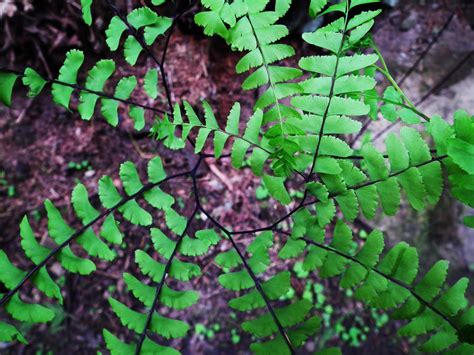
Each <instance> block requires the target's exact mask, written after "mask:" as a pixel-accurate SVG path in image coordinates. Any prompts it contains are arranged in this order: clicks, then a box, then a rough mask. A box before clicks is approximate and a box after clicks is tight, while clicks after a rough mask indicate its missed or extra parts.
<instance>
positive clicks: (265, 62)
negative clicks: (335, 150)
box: [246, 16, 285, 135]
mask: <svg viewBox="0 0 474 355" xmlns="http://www.w3.org/2000/svg"><path fill="white" fill-rule="evenodd" d="M246 17H247V19H248V21H249V23H250V28H251V29H252V34H253V36H254V37H255V41H256V42H257V48H258V51H259V53H260V55H261V56H262V61H263V66H264V68H265V72H266V74H267V77H268V82H269V83H270V87H271V89H272V94H273V99H274V101H275V106H276V108H277V112H278V119H279V123H280V128H281V134H282V135H284V134H285V131H284V127H283V116H282V113H281V109H280V102H279V101H278V97H277V95H276V88H275V83H274V82H273V79H272V76H271V73H270V68H269V66H268V63H267V60H266V59H265V54H264V53H263V49H262V45H261V43H260V40H259V38H258V36H257V32H256V31H255V27H254V25H253V23H252V20H251V19H250V17H249V16H246Z"/></svg>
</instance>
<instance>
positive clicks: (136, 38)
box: [0, 0, 474, 355]
mask: <svg viewBox="0 0 474 355" xmlns="http://www.w3.org/2000/svg"><path fill="white" fill-rule="evenodd" d="M165 2H167V1H166V0H151V1H146V3H147V5H148V6H142V7H137V8H135V9H134V10H133V11H132V12H130V13H129V14H126V13H123V12H122V11H121V10H120V9H119V8H118V7H117V6H116V5H115V4H114V3H113V2H112V1H107V3H108V5H109V8H110V11H111V13H112V14H113V17H112V18H111V20H110V22H109V24H108V26H107V29H106V31H105V38H106V43H107V45H108V47H109V49H110V51H112V52H113V51H117V50H119V51H120V53H121V54H120V55H123V58H124V59H125V61H126V63H128V65H130V66H135V65H137V63H139V62H140V60H141V59H142V58H146V57H149V58H150V59H151V61H150V62H151V63H152V65H151V66H150V67H149V68H148V70H147V73H146V74H145V75H144V76H143V77H138V76H133V75H132V76H127V77H120V75H119V73H120V72H119V71H118V70H117V64H116V62H115V61H114V60H113V59H109V58H106V59H102V60H99V61H98V62H97V63H96V64H95V65H93V66H92V67H88V68H86V65H85V55H84V53H83V52H82V51H80V50H77V49H73V50H70V51H69V52H68V53H66V54H65V59H64V64H63V65H62V67H61V69H60V70H59V73H58V74H57V76H56V77H46V76H44V75H42V74H40V73H39V72H38V71H36V70H35V69H33V68H26V69H25V70H24V71H23V72H21V73H19V72H16V71H13V70H9V69H5V68H3V69H1V70H0V102H2V103H3V104H4V105H6V106H10V105H12V101H13V102H14V100H12V93H13V92H14V90H15V88H16V87H18V86H20V85H24V86H26V87H27V88H28V90H29V93H28V95H29V96H31V97H35V96H37V95H40V94H41V93H42V92H43V91H49V92H50V93H51V95H52V98H53V101H54V103H55V104H57V105H60V106H63V107H64V108H66V109H68V110H69V109H70V107H71V100H78V102H79V104H78V111H79V115H80V117H81V118H82V119H83V120H92V119H104V120H105V121H106V122H107V123H108V124H109V125H110V126H111V129H113V128H114V127H117V126H118V125H119V124H120V120H122V119H131V120H132V121H133V125H134V128H135V129H136V130H138V131H144V130H146V131H147V132H149V133H150V139H155V140H156V141H158V142H160V143H161V144H162V146H164V147H165V148H166V149H170V150H173V151H175V150H182V149H192V150H193V152H194V154H195V156H196V161H195V163H194V164H193V166H191V167H190V169H189V170H186V171H182V172H178V173H176V174H172V175H170V174H169V173H167V172H166V170H167V169H166V167H165V166H164V165H163V161H162V160H161V158H160V157H159V156H156V157H154V158H152V159H151V160H149V161H148V162H147V163H146V165H147V173H146V176H143V175H141V174H140V173H139V169H137V166H136V165H135V164H134V163H132V162H130V161H127V162H123V163H122V164H121V165H120V167H119V168H118V176H119V178H120V182H121V185H120V186H121V188H118V186H116V182H114V179H112V178H111V177H109V176H103V177H101V178H100V179H99V180H98V191H97V192H98V196H99V199H98V201H97V203H95V202H94V203H93V202H91V201H92V199H90V195H91V191H88V190H87V188H86V187H85V185H83V184H81V183H79V184H77V186H76V187H75V188H74V190H73V191H72V192H71V203H72V209H73V211H74V213H75V216H76V220H75V221H70V220H66V219H65V218H64V217H63V212H64V211H61V209H59V208H58V207H56V206H55V205H54V203H53V202H51V201H50V200H46V201H45V202H44V206H45V210H46V219H47V227H48V243H47V244H44V238H42V239H40V238H39V235H38V234H37V233H35V231H34V230H33V229H32V227H31V226H30V222H29V217H28V216H25V217H24V218H23V219H22V220H21V223H20V238H19V244H20V245H21V248H22V249H23V251H24V259H25V263H23V264H22V265H27V267H24V268H20V267H18V266H16V265H14V263H12V262H11V259H12V258H11V256H9V255H8V254H7V253H6V252H4V251H1V250H0V270H1V272H0V283H1V284H2V285H3V287H4V289H5V290H7V291H6V292H4V293H3V294H0V298H1V300H0V305H1V307H2V309H3V311H2V313H1V314H2V317H3V318H2V320H1V321H0V341H1V342H15V341H18V342H23V343H26V342H27V341H28V332H22V331H20V330H24V329H28V328H26V327H24V325H32V324H36V323H49V322H51V321H52V320H53V318H54V317H55V313H54V311H53V308H52V307H53V306H52V305H53V304H54V303H55V304H59V305H62V304H63V302H64V298H65V297H68V295H67V293H66V291H65V290H64V289H63V288H62V287H60V286H59V285H58V280H56V279H55V277H53V276H52V275H51V270H50V266H51V264H52V262H54V261H56V262H58V263H59V264H60V265H61V267H62V268H63V269H64V270H65V272H68V273H72V274H78V275H80V276H81V277H87V276H88V275H90V274H92V273H94V272H95V271H96V262H97V261H98V260H102V261H106V262H112V261H113V260H115V259H116V258H118V255H119V254H118V253H117V250H119V248H120V245H122V242H123V241H126V240H127V233H126V232H127V231H126V229H125V228H124V227H123V226H122V224H121V223H120V222H121V221H127V223H129V224H132V225H135V226H137V227H139V228H141V230H142V231H143V236H144V237H143V238H146V243H145V244H146V245H147V247H146V248H144V250H125V252H126V253H127V254H132V253H133V256H134V258H133V260H134V262H135V263H136V265H137V266H138V270H139V272H134V273H131V272H130V271H129V270H123V275H122V278H123V281H124V283H125V285H126V287H127V290H128V292H129V296H130V297H134V298H135V299H136V300H137V301H138V302H139V304H140V305H141V306H140V307H136V308H135V309H132V308H129V307H128V306H127V305H125V304H124V303H123V302H121V301H119V299H118V296H119V295H113V296H111V297H110V298H109V299H108V304H109V306H110V308H111V310H112V311H113V312H114V313H115V315H116V319H117V320H118V321H120V323H121V324H122V325H123V327H124V328H128V329H129V330H130V331H132V332H133V333H135V337H134V338H133V339H132V341H124V340H123V339H124V338H123V337H122V334H120V333H118V334H113V333H112V332H111V331H110V330H108V329H103V334H102V337H103V344H104V349H105V348H106V349H107V350H108V351H109V352H110V353H112V354H179V353H180V352H179V350H178V349H175V348H173V347H171V344H176V342H172V343H171V342H170V339H175V338H184V337H191V336H192V334H191V332H192V329H194V327H193V326H192V325H190V324H188V323H187V322H185V321H183V320H181V319H179V315H183V314H184V313H183V312H186V310H187V309H190V308H191V307H196V306H197V304H198V303H199V298H200V293H199V288H196V289H193V285H196V284H197V285H199V283H198V282H195V281H196V280H199V276H200V275H201V274H202V269H203V268H204V267H205V265H201V264H200V263H201V261H202V260H208V259H205V258H200V257H201V256H205V255H208V254H209V253H211V252H212V254H211V255H216V256H215V257H214V258H213V260H210V261H208V262H210V263H214V264H215V265H217V266H218V267H219V270H220V271H219V274H218V277H217V283H218V284H219V285H220V287H222V288H224V289H227V290H228V291H229V292H232V293H233V295H234V296H233V297H232V298H231V299H230V300H229V302H228V307H229V309H228V310H229V313H231V312H236V313H237V314H238V319H244V320H243V321H242V323H241V324H240V326H241V328H242V330H243V331H244V332H246V333H248V334H249V335H251V337H249V338H251V339H252V344H251V345H250V350H251V351H252V352H253V353H256V354H296V353H299V352H300V351H301V349H302V347H303V346H304V344H305V342H306V341H307V340H308V339H315V337H317V336H318V331H319V329H320V328H321V325H322V319H321V314H318V313H319V311H318V310H317V309H316V308H315V304H313V303H312V302H310V301H309V300H307V299H305V298H298V296H295V295H294V296H293V297H286V295H288V291H289V290H290V288H291V282H292V277H295V276H294V274H293V273H291V272H290V270H286V269H284V268H286V267H288V265H294V264H295V263H296V262H300V263H302V268H303V270H304V271H305V272H307V276H306V277H307V278H314V277H315V276H316V275H317V276H319V277H321V278H335V279H336V280H337V282H338V284H339V287H341V288H342V289H351V290H352V291H353V292H351V295H353V296H352V297H355V299H356V300H358V301H360V302H363V303H364V304H365V305H367V307H371V308H378V309H382V310H384V311H386V312H387V313H388V314H389V315H390V317H391V318H392V319H396V320H401V321H400V322H398V323H397V324H401V326H400V328H399V331H398V332H399V334H400V336H406V337H410V338H411V339H412V340H413V339H417V340H416V344H417V345H416V346H417V347H418V348H419V350H421V351H426V352H443V353H446V354H466V355H467V354H473V353H474V308H473V307H472V306H470V305H469V304H468V300H467V297H466V291H467V288H468V279H467V278H461V279H459V280H457V281H455V282H454V283H452V284H451V283H449V284H448V283H447V282H446V279H447V275H448V264H449V262H448V261H446V260H440V261H438V262H436V263H435V264H433V265H432V266H431V268H429V270H428V271H427V272H426V273H421V272H420V271H419V259H418V253H417V250H416V249H415V248H414V247H412V246H410V245H409V244H407V243H406V242H403V241H402V242H400V243H398V244H396V245H395V246H393V247H389V246H387V245H386V244H387V243H386V242H385V238H384V234H383V232H382V231H379V230H374V231H372V232H371V233H370V234H369V235H368V236H367V237H366V238H365V239H364V240H363V241H360V240H357V239H355V237H354V233H353V230H354V228H353V226H354V221H355V220H356V219H357V218H364V219H367V220H371V219H373V218H374V217H375V216H376V215H386V216H388V217H390V216H395V215H396V214H397V213H398V212H399V209H400V204H401V201H402V200H404V199H406V200H407V201H408V203H409V205H410V206H411V208H413V209H415V210H417V211H422V210H424V209H426V208H427V207H429V206H434V205H436V203H437V202H438V201H439V199H440V196H441V194H442V193H443V191H447V193H449V194H450V195H451V196H452V197H453V198H455V199H457V200H458V201H460V202H461V203H463V204H465V205H467V206H470V207H474V190H473V186H474V184H473V181H474V116H471V115H469V114H468V113H466V112H464V111H457V112H456V114H455V116H454V120H453V121H452V120H448V119H445V118H443V117H440V116H432V117H429V116H427V115H425V114H423V113H421V112H420V111H419V110H418V109H417V108H416V107H414V105H413V104H412V103H411V102H410V101H409V99H408V98H407V96H406V95H405V94H404V93H403V91H402V90H401V89H400V88H399V87H398V85H396V83H394V84H395V85H391V86H389V87H388V88H386V89H385V90H383V89H382V88H380V86H381V85H380V83H378V82H377V80H376V74H377V73H381V74H382V75H385V76H390V73H389V72H388V68H386V66H385V63H384V61H383V58H382V57H381V54H380V51H379V50H378V48H377V47H376V45H375V43H374V42H373V39H372V37H371V29H372V28H373V26H374V22H375V20H376V18H377V16H378V15H379V14H380V10H377V11H362V10H360V9H361V5H365V4H369V3H377V2H378V0H346V1H341V2H335V3H333V2H329V1H327V0H311V2H310V5H309V8H308V12H309V14H310V15H311V16H313V17H315V16H321V15H327V14H330V15H331V16H330V18H332V19H333V20H332V22H330V23H328V24H326V25H325V26H324V27H321V28H318V29H317V30H315V31H314V32H309V33H304V34H303V35H302V40H303V41H305V42H306V43H307V44H308V46H310V48H311V51H312V53H314V54H313V55H310V56H305V57H302V58H297V59H298V65H297V67H291V66H289V65H288V64H287V61H285V62H283V61H284V60H286V59H288V58H291V57H294V56H295V55H296V54H295V50H294V48H293V47H292V46H291V45H289V44H287V43H288V42H287V41H285V37H287V36H288V34H289V31H288V29H287V28H286V27H285V25H283V24H282V22H281V21H280V20H281V19H282V17H283V16H285V14H286V13H287V12H288V10H289V9H290V8H291V6H292V1H291V0H276V1H274V2H271V3H270V2H269V0H233V1H227V0H202V1H200V2H199V4H197V3H198V1H195V2H189V5H188V6H186V7H185V8H184V10H183V11H182V12H180V13H178V14H176V15H175V16H174V17H172V18H169V17H164V16H161V15H159V13H160V6H161V5H162V4H164V3H165ZM93 3H94V2H93V1H92V0H81V7H82V11H83V18H84V21H85V22H86V23H87V24H88V25H92V24H93V22H94V13H93ZM137 5H138V4H137ZM191 8H197V9H199V10H198V12H197V13H196V15H195V16H194V21H195V23H196V24H197V25H198V26H199V27H200V28H202V31H203V33H204V34H205V35H207V36H219V37H220V38H222V39H223V40H224V41H225V42H226V43H227V44H228V46H229V47H230V48H231V49H232V50H234V51H238V52H241V53H242V54H241V58H240V60H239V62H238V63H237V65H236V68H235V70H236V73H238V74H240V75H242V76H243V78H244V79H243V84H242V89H243V90H256V89H260V91H259V92H260V93H261V95H260V96H259V97H258V99H257V100H256V102H255V105H254V106H253V108H252V110H253V112H252V114H251V115H250V117H244V115H243V114H242V112H243V110H241V104H240V103H238V102H235V103H234V105H233V106H232V108H231V110H230V112H229V113H228V116H227V119H226V124H225V126H223V125H221V124H220V122H218V120H217V118H216V115H215V110H214V108H213V107H212V106H211V105H210V104H209V103H208V102H207V101H205V100H203V101H202V103H201V106H202V110H197V109H196V107H195V106H193V105H191V103H189V102H186V101H184V100H181V99H180V98H177V99H176V100H175V102H173V101H172V99H171V98H172V95H171V90H172V85H170V82H169V78H168V75H167V72H166V52H167V48H168V43H169V39H170V36H172V34H173V29H174V26H175V25H176V22H177V20H178V19H179V18H180V17H181V16H182V15H183V13H184V12H186V11H188V10H189V9H191ZM159 43H163V44H164V49H163V55H162V56H160V57H157V56H156V55H155V54H154V53H155V51H154V50H153V48H154V47H155V46H156V45H159ZM115 58H116V56H115ZM110 82H113V83H115V84H114V85H111V84H110ZM138 91H143V92H144V93H145V94H146V95H147V97H148V100H147V102H156V103H157V104H152V105H149V104H146V103H142V102H137V101H134V100H133V99H131V97H132V94H133V93H134V92H138ZM160 92H161V93H164V96H165V97H166V104H165V105H163V104H159V103H158V102H157V101H155V100H156V99H157V97H158V94H159V93H160ZM379 92H382V94H381V95H379V94H378V93H379ZM119 107H123V108H125V109H126V115H125V116H123V115H119V114H118V110H119ZM200 112H203V114H202V115H201V114H200ZM367 116H368V117H370V118H371V119H373V120H378V119H385V120H388V121H391V122H396V121H398V120H400V121H401V123H402V128H401V129H400V130H399V132H397V133H390V134H388V135H387V136H386V138H385V141H384V144H383V145H382V147H381V148H379V147H380V146H379V145H375V144H373V142H372V141H370V140H368V141H367V140H365V141H363V142H361V141H359V140H357V141H355V142H352V143H351V139H352V138H354V137H358V134H359V132H360V131H361V129H362V124H361V119H362V118H364V117H367ZM379 117H380V118H379ZM449 122H453V123H452V124H451V123H449ZM91 124H94V123H93V122H92V123H91ZM354 147H356V148H354ZM211 152H212V153H211ZM206 159H215V160H216V161H218V160H220V159H230V160H231V164H232V166H233V167H234V168H235V169H243V168H245V167H247V166H249V167H250V169H251V171H252V173H253V174H254V175H255V176H257V177H259V178H260V179H261V184H262V186H264V188H265V189H266V190H267V191H268V193H269V194H270V196H271V197H272V198H273V199H274V200H275V202H274V203H275V204H281V205H284V206H286V210H287V211H288V212H287V213H286V214H284V215H277V216H273V217H272V218H273V220H272V221H270V222H268V221H266V222H265V221H262V222H263V223H262V225H263V226H262V227H260V228H256V229H251V228H248V229H245V228H236V227H234V226H232V225H225V224H223V223H222V222H220V220H219V216H218V215H217V214H216V213H215V211H213V210H212V209H209V208H208V207H206V203H205V202H204V199H203V191H202V188H201V187H200V184H199V180H198V179H197V175H198V174H197V172H198V169H199V167H201V166H202V165H203V164H206ZM183 180H187V181H190V182H191V184H192V188H191V190H190V191H189V196H190V197H189V201H186V204H187V205H188V206H191V207H190V209H191V212H190V213H189V214H186V215H182V214H181V213H179V212H178V210H179V208H178V207H177V203H176V201H175V197H174V196H172V194H170V192H169V186H170V185H171V184H180V181H183ZM115 181H116V180H115ZM288 186H292V187H294V186H296V187H294V188H293V189H295V188H296V189H298V191H299V192H300V194H291V193H290V191H289V188H288ZM292 196H297V197H292ZM298 196H299V197H298ZM94 201H95V200H94ZM199 216H205V218H206V220H207V221H208V222H209V224H208V227H207V228H206V229H200V225H201V224H202V223H201V222H200V219H201V218H198V217H199ZM203 218H204V217H203ZM473 218H474V217H472V216H471V217H467V218H466V219H465V223H466V225H468V226H470V227H474V222H473ZM160 219H163V220H164V222H165V227H164V228H158V227H157V226H158V225H159V220H160ZM243 235H245V236H247V237H251V238H252V240H251V242H250V243H242V241H241V238H240V237H241V236H243ZM46 245H48V246H46ZM79 249H82V250H80V252H77V251H78V250H79ZM274 265H278V266H279V267H278V268H274V267H272V266H274ZM277 269H278V270H280V271H275V270H277ZM176 285H178V286H179V287H177V286H176ZM31 289H32V290H31ZM25 290H29V292H33V293H34V294H35V295H37V297H35V298H34V299H37V300H39V301H38V302H37V303H32V302H30V301H28V302H27V301H26V300H25V299H26V298H25V297H24V292H25ZM121 296H125V295H121ZM28 299H29V300H31V299H32V298H28ZM414 346H415V345H414ZM317 351H318V352H317V353H318V354H337V353H340V350H339V349H337V348H328V349H317Z"/></svg>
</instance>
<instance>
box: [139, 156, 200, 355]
mask: <svg viewBox="0 0 474 355" xmlns="http://www.w3.org/2000/svg"><path fill="white" fill-rule="evenodd" d="M203 159H204V157H202V156H200V157H199V160H198V161H197V163H196V165H195V166H194V167H193V169H192V170H191V172H190V175H191V177H192V179H193V181H194V180H196V173H197V170H198V169H199V166H200V165H201V162H202V160H203ZM197 211H198V205H197V204H196V206H195V208H194V211H193V213H191V216H189V218H188V220H187V222H186V227H184V230H183V232H182V233H181V235H180V236H179V237H178V240H177V241H176V244H175V246H174V249H173V252H172V253H171V255H170V257H169V259H168V261H167V262H166V265H165V269H164V271H163V275H162V276H161V280H160V283H159V284H158V285H157V286H156V289H155V297H154V299H153V303H152V305H151V308H150V310H149V311H148V315H147V319H146V322H145V327H144V328H143V331H142V333H141V334H140V338H139V340H138V343H137V346H136V348H135V355H139V354H140V352H141V349H142V346H143V342H144V341H145V338H146V333H147V330H148V328H149V327H150V324H151V321H152V319H153V314H154V313H155V310H156V307H157V306H158V300H159V299H160V294H161V290H162V289H163V286H164V284H165V281H166V277H167V276H168V273H169V271H170V268H171V264H172V263H173V260H174V258H175V256H176V254H177V252H178V250H179V247H180V246H181V242H182V241H183V238H184V236H185V235H186V233H187V231H188V229H189V226H190V225H191V222H192V220H193V219H194V217H195V216H196V213H197Z"/></svg>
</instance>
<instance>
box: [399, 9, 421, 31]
mask: <svg viewBox="0 0 474 355" xmlns="http://www.w3.org/2000/svg"><path fill="white" fill-rule="evenodd" d="M416 23H417V15H416V14H415V13H411V14H410V15H408V17H407V18H406V19H404V20H403V21H402V22H401V24H400V31H404V32H405V31H408V30H410V29H412V28H413V27H415V25H416Z"/></svg>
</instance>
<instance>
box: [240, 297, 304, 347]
mask: <svg viewBox="0 0 474 355" xmlns="http://www.w3.org/2000/svg"><path fill="white" fill-rule="evenodd" d="M311 308H312V305H311V303H310V302H309V301H307V300H300V301H297V302H295V303H293V304H290V305H289V306H286V307H282V308H278V309H276V310H275V313H276V315H277V317H278V319H279V320H280V322H281V324H282V326H284V327H291V326H294V325H296V324H298V323H301V322H302V321H303V320H304V318H305V317H306V314H308V312H309V310H310V309H311ZM242 329H243V330H244V331H246V332H248V333H251V334H252V335H255V336H256V337H259V338H262V337H267V336H270V335H272V334H273V333H275V332H277V331H278V328H277V325H276V324H275V322H274V321H273V318H272V316H271V315H270V314H265V315H263V316H260V317H259V318H257V319H253V320H249V321H245V322H243V323H242Z"/></svg>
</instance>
